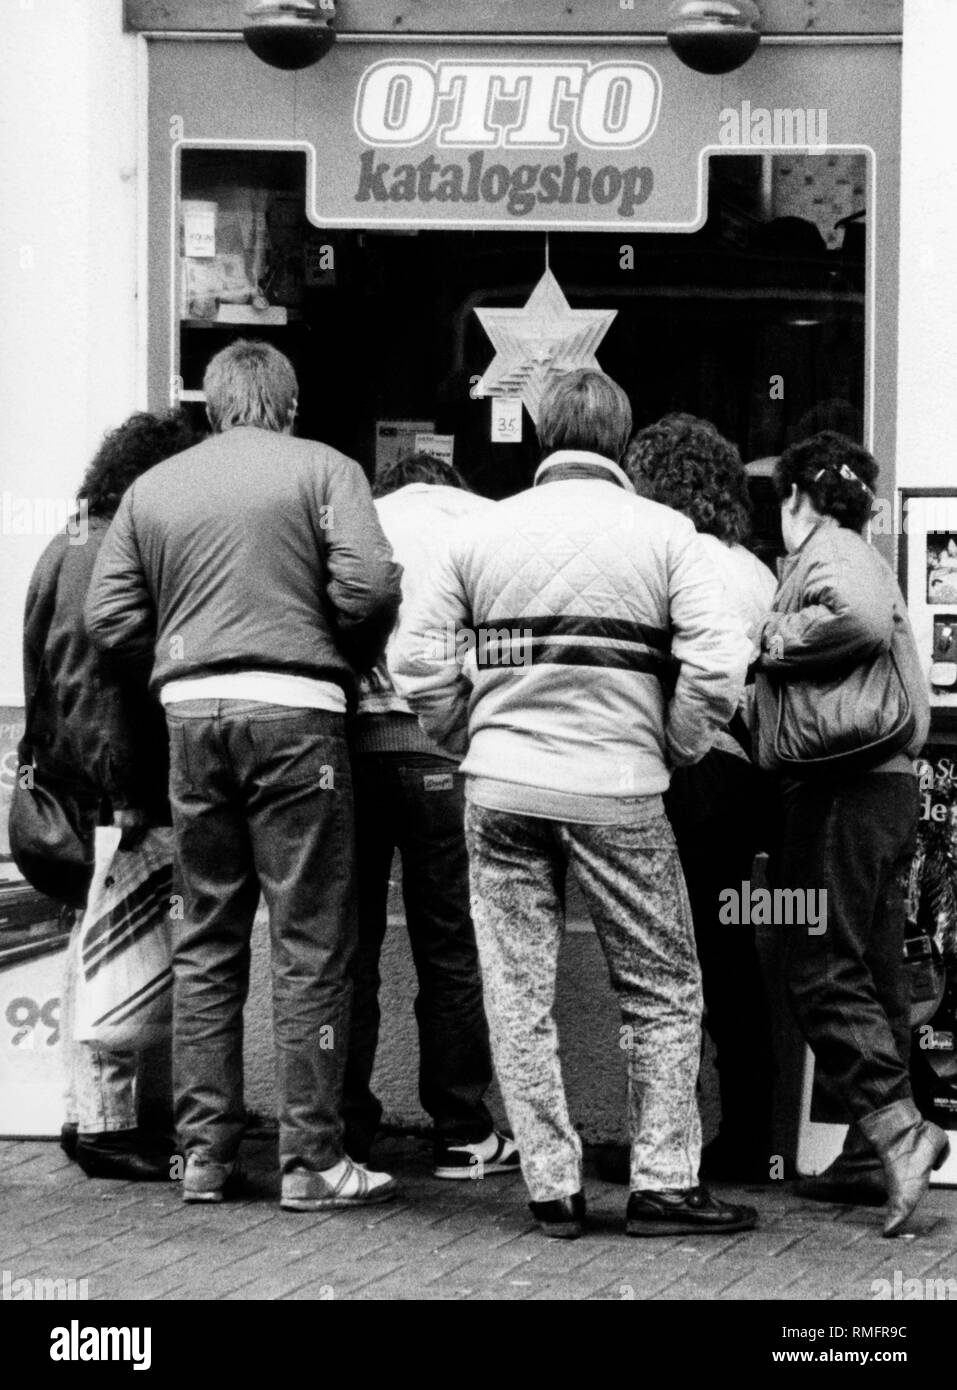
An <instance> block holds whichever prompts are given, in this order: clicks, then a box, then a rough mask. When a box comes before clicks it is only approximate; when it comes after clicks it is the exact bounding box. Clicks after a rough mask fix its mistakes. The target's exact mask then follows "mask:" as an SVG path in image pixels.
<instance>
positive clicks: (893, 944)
mask: <svg viewBox="0 0 957 1390" xmlns="http://www.w3.org/2000/svg"><path fill="white" fill-rule="evenodd" d="M917 812H918V792H917V779H916V778H915V777H912V776H911V775H909V774H908V773H881V772H877V773H874V772H872V773H866V774H864V775H863V776H858V777H853V778H848V779H844V780H841V781H829V782H827V783H822V784H821V785H814V784H812V783H810V782H808V783H804V784H801V785H799V786H797V787H795V788H794V789H792V790H789V791H788V792H786V794H785V797H784V839H783V846H782V852H781V862H780V874H779V877H780V882H781V886H782V887H784V888H803V889H810V890H820V889H824V890H826V892H827V929H826V930H825V931H824V932H823V933H821V934H820V935H816V936H812V935H810V934H809V933H808V932H807V931H806V930H805V929H803V928H801V927H787V928H785V930H786V931H787V933H788V935H787V938H786V944H785V953H784V960H785V970H786V974H787V984H788V990H789V993H790V996H791V1002H792V1005H793V1008H794V1013H795V1016H796V1018H797V1021H798V1025H799V1026H800V1028H801V1031H802V1033H803V1034H804V1036H805V1038H806V1039H807V1041H808V1044H809V1045H810V1047H811V1050H812V1051H813V1053H814V1056H815V1059H816V1061H817V1064H818V1067H819V1069H820V1071H821V1073H822V1074H823V1077H824V1079H825V1081H826V1083H828V1088H829V1089H831V1090H833V1091H834V1092H835V1093H836V1094H837V1095H838V1096H839V1097H840V1098H841V1100H842V1101H843V1103H844V1105H845V1106H846V1107H847V1110H848V1111H849V1114H850V1117H852V1118H854V1119H860V1118H861V1117H862V1116H864V1115H869V1114H872V1113H873V1112H874V1111H875V1110H880V1109H881V1108H882V1107H883V1106H885V1105H890V1104H891V1103H892V1102H893V1101H897V1100H904V1099H910V1097H911V1084H910V1078H909V1076H908V1071H907V1061H908V1057H909V1053H910V1027H909V1020H908V1008H909V998H908V984H907V980H906V978H905V970H904V963H903V950H904V918H905V909H904V894H903V885H902V873H903V870H904V868H905V867H906V865H907V864H908V863H909V862H910V859H911V856H912V855H913V852H914V845H915V838H916V833H917Z"/></svg>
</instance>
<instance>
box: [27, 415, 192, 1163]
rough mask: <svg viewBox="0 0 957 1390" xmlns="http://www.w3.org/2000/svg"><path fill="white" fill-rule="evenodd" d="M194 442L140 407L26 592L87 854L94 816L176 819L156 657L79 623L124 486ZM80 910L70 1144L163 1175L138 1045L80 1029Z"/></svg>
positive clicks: (63, 790) (65, 781)
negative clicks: (96, 1038)
mask: <svg viewBox="0 0 957 1390" xmlns="http://www.w3.org/2000/svg"><path fill="white" fill-rule="evenodd" d="M194 443H195V435H194V434H193V431H192V429H191V428H190V425H189V422H188V421H187V420H186V418H185V417H184V416H182V415H180V414H168V415H151V414H147V413H145V412H139V413H137V414H135V415H131V416H130V417H129V419H128V420H126V421H124V423H123V424H122V425H119V426H118V427H117V428H116V429H114V430H112V431H111V432H110V433H109V434H108V435H107V436H106V437H105V439H104V440H103V443H102V444H101V445H100V447H99V449H98V450H97V452H96V455H95V456H94V458H93V461H92V462H91V464H90V466H89V468H88V469H87V472H86V476H85V477H84V479H83V482H82V484H81V486H80V489H79V491H78V493H77V501H78V504H79V513H78V517H77V521H76V523H75V524H74V525H73V526H72V527H71V528H69V534H68V533H67V532H63V533H61V534H60V535H58V536H56V537H54V539H53V540H52V541H51V542H50V544H49V545H48V546H47V548H46V550H45V551H44V552H43V554H42V555H41V557H40V559H39V561H38V563H37V566H36V569H35V570H34V572H33V576H32V578H31V580H30V585H29V589H28V592H27V600H26V611H25V613H24V640H23V680H24V689H25V691H26V728H27V730H28V732H29V734H30V736H31V742H32V745H33V746H32V749H31V754H32V758H33V760H34V762H35V765H36V767H37V769H38V771H39V773H40V775H41V778H42V781H43V783H45V784H47V785H49V786H50V787H51V788H55V790H56V795H57V798H58V800H59V801H60V803H61V804H63V805H68V806H69V807H70V808H71V810H72V816H71V819H73V821H74V822H75V824H76V826H77V827H78V829H79V830H80V832H81V835H82V838H83V839H85V840H87V841H88V842H89V845H90V859H91V862H92V846H93V838H94V833H95V830H96V827H97V826H98V825H110V824H112V825H116V826H119V827H120V828H121V829H122V831H123V839H122V840H121V848H125V847H126V846H127V845H129V844H131V843H132V842H133V841H134V840H135V837H136V833H137V831H138V830H139V828H140V827H146V826H153V825H169V823H170V813H169V803H168V799H167V786H166V783H167V777H168V747H167V736H166V723H165V720H164V718H163V711H162V708H161V707H160V705H159V703H158V701H157V700H156V698H155V696H154V695H151V694H150V692H149V689H148V679H149V662H148V661H147V660H140V661H139V662H137V663H133V664H127V663H120V662H117V661H116V660H115V659H114V658H112V657H111V656H110V655H109V654H108V653H103V652H100V651H99V650H98V649H97V648H96V646H95V645H94V644H93V643H92V642H91V641H90V639H89V637H88V635H87V632H86V629H85V627H84V623H83V605H84V601H85V599H86V595H87V590H88V589H89V586H90V581H91V578H92V575H93V570H94V566H95V563H96V559H97V556H98V555H99V552H100V548H101V546H102V545H103V541H104V538H105V537H106V535H107V530H108V528H109V525H110V522H111V520H112V518H113V515H114V514H115V512H116V509H117V507H118V506H119V502H120V498H121V497H122V495H123V493H124V492H125V491H126V489H127V487H129V486H130V485H131V484H132V483H133V482H135V481H136V479H137V478H139V477H141V476H142V475H143V474H145V473H146V472H147V470H149V469H151V468H153V467H154V466H155V465H156V464H158V463H161V462H162V461H163V460H164V459H167V458H169V457H170V456H171V455H173V454H178V453H180V452H181V451H182V450H184V449H188V448H190V446H191V445H192V444H194ZM81 919H82V914H80V913H77V914H76V915H75V920H74V925H73V930H72V933H71V937H70V943H69V946H68V949H67V957H66V978H65V980H64V986H63V1006H62V1012H63V1017H62V1020H61V1023H62V1032H63V1040H64V1041H63V1048H64V1053H65V1059H66V1075H67V1087H66V1097H65V1101H66V1105H65V1108H66V1116H65V1122H64V1125H63V1129H62V1135H61V1142H62V1145H63V1148H64V1150H65V1152H66V1153H67V1155H68V1156H69V1157H70V1158H75V1159H76V1161H77V1163H78V1164H79V1165H80V1167H81V1168H82V1169H83V1171H84V1172H85V1173H86V1175H87V1176H88V1177H91V1178H121V1179H126V1180H127V1181H134V1182H135V1181H144V1180H145V1181H162V1180H168V1179H169V1175H170V1168H169V1157H170V1152H171V1145H170V1143H169V1141H168V1137H167V1136H166V1134H164V1133H163V1131H162V1127H161V1128H160V1129H156V1128H155V1127H154V1128H152V1129H151V1128H150V1126H149V1125H148V1124H145V1123H141V1119H145V1118H146V1116H145V1115H144V1110H145V1104H144V1103H145V1101H146V1096H145V1095H144V1094H142V1088H141V1086H140V1084H139V1082H140V1077H141V1074H142V1068H141V1061H142V1054H141V1053H139V1052H136V1051H130V1050H127V1049H124V1050H119V1049H116V1048H110V1047H105V1046H102V1045H100V1044H97V1043H92V1042H77V1041H75V1040H74V1038H73V1019H74V1005H75V999H76V991H77V983H78V974H79V971H80V961H79V954H78V953H79V928H80V922H81ZM156 1099H157V1101H159V1100H160V1097H157V1098H156Z"/></svg>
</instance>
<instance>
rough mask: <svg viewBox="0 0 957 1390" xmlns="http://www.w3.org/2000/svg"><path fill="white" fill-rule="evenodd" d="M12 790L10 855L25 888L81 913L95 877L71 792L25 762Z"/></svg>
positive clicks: (90, 849) (87, 840)
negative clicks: (76, 909)
mask: <svg viewBox="0 0 957 1390" xmlns="http://www.w3.org/2000/svg"><path fill="white" fill-rule="evenodd" d="M20 748H21V757H20V766H19V768H18V770H17V777H16V781H15V783H14V787H13V797H12V800H11V802H10V820H9V825H8V832H9V839H10V853H11V855H12V856H13V862H14V863H15V864H16V866H17V868H18V869H19V870H20V872H21V874H22V875H23V877H24V878H25V879H26V881H27V883H29V884H30V886H31V887H32V888H35V889H36V890H37V892H38V893H44V894H46V896H47V897H49V898H54V899H56V901H57V902H60V903H64V904H66V906H67V907H74V908H81V909H82V908H83V907H84V906H85V904H86V895H87V892H88V891H89V887H90V880H91V879H92V877H93V844H92V841H91V839H90V837H89V836H88V835H85V834H84V833H83V817H82V814H81V811H80V807H79V804H78V803H77V801H76V799H75V798H74V797H72V796H71V795H70V791H69V789H68V787H67V786H66V785H65V784H63V783H60V782H56V781H54V780H53V779H48V778H46V777H44V775H43V773H42V772H41V771H40V769H39V768H37V767H36V765H35V764H34V762H33V759H32V750H31V751H30V753H29V754H28V755H27V756H26V757H24V756H23V754H24V753H25V752H26V750H25V749H24V745H23V744H21V745H20Z"/></svg>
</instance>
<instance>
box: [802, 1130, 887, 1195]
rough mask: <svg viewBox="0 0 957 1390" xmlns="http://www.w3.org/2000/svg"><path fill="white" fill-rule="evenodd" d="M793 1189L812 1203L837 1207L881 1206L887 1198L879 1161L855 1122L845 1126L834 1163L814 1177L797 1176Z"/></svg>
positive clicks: (882, 1171) (882, 1170)
mask: <svg viewBox="0 0 957 1390" xmlns="http://www.w3.org/2000/svg"><path fill="white" fill-rule="evenodd" d="M794 1191H795V1192H796V1194H797V1195H798V1196H799V1197H805V1198H807V1199H808V1200H809V1201H812V1202H838V1203H839V1204H840V1205H841V1206H855V1207H882V1206H883V1205H884V1203H885V1202H886V1201H887V1186H886V1184H885V1182H884V1167H883V1164H882V1163H881V1160H880V1158H879V1157H878V1155H877V1153H876V1152H875V1150H874V1148H873V1147H872V1145H871V1144H870V1143H869V1142H868V1141H867V1139H865V1137H864V1135H863V1134H862V1133H861V1130H860V1128H859V1126H858V1125H856V1124H852V1125H850V1126H849V1127H848V1131H847V1135H846V1137H845V1139H844V1147H843V1148H842V1149H841V1152H840V1153H839V1154H838V1156H837V1158H835V1160H834V1162H833V1163H832V1164H831V1165H830V1166H829V1167H827V1168H825V1169H824V1172H823V1173H818V1174H817V1176H816V1177H813V1178H800V1179H799V1180H798V1182H796V1183H795V1185H794Z"/></svg>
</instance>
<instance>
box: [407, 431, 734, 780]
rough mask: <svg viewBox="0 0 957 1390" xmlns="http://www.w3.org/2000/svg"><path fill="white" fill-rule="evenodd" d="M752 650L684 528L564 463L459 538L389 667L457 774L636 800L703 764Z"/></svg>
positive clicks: (606, 466)
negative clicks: (679, 767) (682, 768)
mask: <svg viewBox="0 0 957 1390" xmlns="http://www.w3.org/2000/svg"><path fill="white" fill-rule="evenodd" d="M749 649H750V648H749V643H748V640H747V638H746V637H745V636H744V632H743V628H742V626H741V624H740V622H739V621H738V620H737V619H735V618H734V617H732V616H731V615H730V614H729V613H728V612H727V611H726V606H725V604H724V603H723V590H722V587H721V582H720V580H719V578H718V576H717V573H716V571H715V569H714V567H713V565H712V564H711V562H710V561H709V560H708V558H707V556H706V554H705V552H704V550H703V548H702V547H701V545H700V543H699V538H698V536H697V534H696V532H695V529H694V526H693V525H692V524H691V522H690V521H688V520H687V518H685V517H683V516H680V515H679V514H678V513H677V512H674V511H671V510H670V509H669V508H667V507H662V506H660V505H658V504H657V503H655V502H649V501H647V500H645V499H643V498H640V497H637V496H636V495H635V493H634V489H633V488H632V487H631V484H630V483H629V481H628V479H627V478H626V476H625V474H624V473H623V472H622V471H621V469H620V468H618V467H617V465H615V464H614V463H611V462H610V461H609V460H607V459H603V458H601V457H599V456H598V455H595V454H589V453H583V452H578V451H567V450H566V451H560V452H558V453H555V454H552V455H551V456H550V457H549V458H547V459H546V460H545V462H544V463H543V464H542V465H541V466H540V468H539V470H538V472H537V474H536V477H535V486H534V487H533V488H532V489H530V490H529V491H526V492H523V493H520V494H519V495H518V496H516V497H512V498H509V499H508V500H506V501H503V502H499V503H497V504H496V506H495V508H494V510H492V511H491V512H489V513H488V514H483V515H480V516H477V517H476V518H475V519H474V520H472V519H470V520H467V521H464V522H462V523H460V524H459V526H458V527H457V528H456V531H455V534H454V535H453V536H452V537H451V538H450V545H449V548H448V551H447V553H446V555H445V556H444V557H443V558H442V559H441V560H440V561H439V562H438V564H437V566H436V568H435V569H434V570H433V571H432V575H431V579H430V583H429V586H428V590H427V591H425V592H423V593H422V594H421V595H419V597H418V598H417V599H416V601H415V602H414V603H413V604H411V605H410V606H409V608H408V611H407V612H405V613H404V616H403V621H402V624H401V626H400V629H399V633H398V636H397V639H396V643H395V646H394V649H393V651H392V655H391V662H390V664H391V669H392V673H393V676H394V678H395V681H396V684H397V686H398V687H399V690H400V693H402V694H403V695H405V697H406V698H407V699H408V701H409V703H410V704H411V706H412V708H413V709H414V710H415V711H416V713H417V714H418V716H419V719H420V720H421V722H422V724H423V725H424V727H425V729H426V731H427V732H428V733H429V734H431V736H432V737H433V738H434V739H435V740H436V742H437V743H439V744H442V745H443V746H445V747H446V748H448V749H450V750H451V751H453V752H455V751H461V750H462V749H464V748H465V747H466V745H467V746H468V754H467V756H466V758H465V760H464V762H463V764H462V770H463V772H465V773H466V774H471V775H474V776H480V777H482V776H484V777H491V778H496V779H499V780H502V781H512V782H517V783H522V784H524V785H526V786H531V787H538V788H545V789H549V790H552V791H556V792H570V793H577V794H581V795H596V796H622V797H633V796H636V795H651V794H654V793H658V792H661V791H663V790H664V789H665V788H666V787H667V785H668V780H669V771H668V764H669V763H671V764H679V763H693V762H695V761H697V760H698V759H700V758H701V757H703V756H704V754H705V753H706V752H707V750H708V747H709V746H710V744H711V741H712V739H713V738H714V734H715V731H716V730H717V729H718V728H719V727H720V726H721V725H722V724H724V723H726V722H727V721H728V720H729V719H730V718H731V716H732V714H733V713H734V710H735V708H736V706H737V704H738V700H739V697H740V695H741V690H742V686H743V681H744V675H745V670H746V667H747V662H748V655H749Z"/></svg>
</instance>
